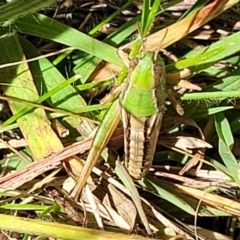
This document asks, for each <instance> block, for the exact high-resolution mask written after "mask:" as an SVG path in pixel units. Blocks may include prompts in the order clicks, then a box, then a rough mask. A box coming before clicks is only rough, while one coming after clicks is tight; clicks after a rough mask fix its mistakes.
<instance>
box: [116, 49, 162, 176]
mask: <svg viewBox="0 0 240 240" xmlns="http://www.w3.org/2000/svg"><path fill="white" fill-rule="evenodd" d="M123 84H124V85H125V86H124V89H123V90H122V92H121V94H120V96H119V109H120V116H121V119H122V122H123V128H124V151H125V157H124V158H125V159H124V162H125V167H126V168H127V170H128V172H129V174H130V175H131V176H132V177H133V178H135V179H141V178H143V177H144V176H145V175H146V174H147V173H148V171H149V169H150V167H151V166H152V161H153V157H154V153H155V149H156V145H157V140H158V135H159V132H160V128H161V124H162V118H163V114H164V103H165V99H166V95H167V94H166V71H165V65H164V63H163V61H162V59H161V58H160V57H158V55H157V54H156V53H154V52H146V53H144V54H142V55H141V56H140V57H138V58H133V59H132V60H131V61H130V64H129V73H128V78H127V81H126V82H125V83H123Z"/></svg>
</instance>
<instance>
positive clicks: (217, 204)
mask: <svg viewBox="0 0 240 240" xmlns="http://www.w3.org/2000/svg"><path fill="white" fill-rule="evenodd" d="M173 187H174V188H175V189H176V190H177V191H178V192H181V193H184V194H186V195H188V196H191V197H194V198H197V199H199V201H201V202H202V203H203V204H206V205H209V206H212V207H214V208H218V209H220V210H222V211H224V212H227V213H229V214H232V215H234V216H240V203H239V202H237V201H234V200H231V199H227V198H225V197H221V196H217V195H214V194H212V193H209V192H206V191H202V190H199V189H194V188H190V187H185V186H182V185H179V184H174V186H173Z"/></svg>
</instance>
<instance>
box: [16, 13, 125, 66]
mask: <svg viewBox="0 0 240 240" xmlns="http://www.w3.org/2000/svg"><path fill="white" fill-rule="evenodd" d="M12 28H13V29H14V30H16V31H20V32H21V33H25V34H29V35H33V36H37V37H40V38H44V39H49V40H51V41H55V42H58V43H61V44H64V45H67V46H71V47H74V48H76V49H80V50H82V51H84V52H86V53H89V54H91V55H94V56H96V57H98V58H100V59H103V60H105V61H107V62H111V63H114V64H116V65H118V66H123V63H122V61H121V59H120V58H119V56H118V54H117V51H116V49H115V48H114V47H112V46H110V45H108V44H106V43H104V42H101V41H98V40H96V39H94V38H92V37H90V36H88V35H87V34H84V33H82V32H79V31H78V30H76V29H74V28H71V27H69V26H67V25H64V24H62V23H60V22H58V21H55V20H54V19H52V18H48V17H46V16H44V15H42V14H32V15H31V16H26V17H23V18H21V19H18V20H16V21H15V22H14V24H13V25H12Z"/></svg>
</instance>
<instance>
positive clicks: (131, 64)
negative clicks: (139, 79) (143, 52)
mask: <svg viewBox="0 0 240 240" xmlns="http://www.w3.org/2000/svg"><path fill="white" fill-rule="evenodd" d="M138 62H139V60H138V58H133V59H131V61H130V62H129V68H130V69H134V68H135V67H136V66H137V65H138Z"/></svg>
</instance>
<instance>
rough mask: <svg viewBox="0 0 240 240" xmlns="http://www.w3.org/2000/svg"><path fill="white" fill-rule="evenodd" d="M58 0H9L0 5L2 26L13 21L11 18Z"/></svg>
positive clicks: (26, 13) (35, 10)
mask: <svg viewBox="0 0 240 240" xmlns="http://www.w3.org/2000/svg"><path fill="white" fill-rule="evenodd" d="M58 1H59V0H45V1H42V0H32V1H28V2H27V1H25V0H17V1H11V2H10V3H9V2H8V3H7V4H4V5H1V6H0V23H4V24H3V25H4V26H7V25H10V24H11V23H13V20H15V19H17V18H19V17H22V16H25V15H28V14H30V13H34V12H37V11H38V10H40V9H43V8H45V7H47V6H49V5H51V4H53V3H55V2H58Z"/></svg>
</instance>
